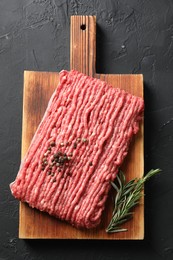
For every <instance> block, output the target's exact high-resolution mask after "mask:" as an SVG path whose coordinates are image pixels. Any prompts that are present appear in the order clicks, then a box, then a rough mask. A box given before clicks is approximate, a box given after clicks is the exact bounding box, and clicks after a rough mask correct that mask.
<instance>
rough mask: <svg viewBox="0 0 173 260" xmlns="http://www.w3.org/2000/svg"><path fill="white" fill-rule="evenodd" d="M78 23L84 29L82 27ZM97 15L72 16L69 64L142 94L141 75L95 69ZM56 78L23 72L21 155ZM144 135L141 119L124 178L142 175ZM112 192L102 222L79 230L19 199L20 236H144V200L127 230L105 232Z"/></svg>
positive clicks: (128, 224)
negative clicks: (114, 73)
mask: <svg viewBox="0 0 173 260" xmlns="http://www.w3.org/2000/svg"><path fill="white" fill-rule="evenodd" d="M81 25H85V26H86V29H85V30H82V29H81ZM95 40H96V18H95V17H93V16H89V17H88V16H87V17H86V16H75V17H72V18H71V48H70V53H71V57H70V65H71V68H72V69H77V70H79V71H81V72H84V73H86V74H88V75H91V76H94V77H97V78H100V79H101V80H105V81H107V82H108V83H109V84H111V85H112V86H115V87H119V88H122V89H124V90H126V91H128V92H130V93H132V94H134V95H137V96H140V97H143V77H142V75H110V74H107V75H104V74H96V73H95V58H96V56H95V55H96V51H95V46H96V45H95V44H96V41H95ZM58 81H59V75H58V73H51V72H33V71H25V72H24V92H23V126H22V158H23V157H24V155H25V153H26V151H27V149H28V147H29V144H30V142H31V139H32V137H33V135H34V133H35V130H36V129H37V126H38V125H39V122H40V120H41V119H42V116H43V114H44V112H45V110H46V107H47V104H48V101H49V99H50V96H51V95H52V93H53V91H54V90H55V88H56V86H57V84H58ZM143 144H144V135H143V122H142V124H141V127H140V131H139V132H138V134H137V135H136V136H135V138H134V139H133V141H132V143H131V146H130V150H129V153H128V156H127V157H126V159H125V161H124V164H123V166H122V169H123V170H124V171H125V172H126V176H127V180H130V179H132V178H134V177H141V176H142V175H143V169H144V161H143V157H144V151H143ZM112 202H113V193H112V192H110V195H109V198H108V201H107V204H106V209H105V211H104V213H103V217H102V222H101V225H100V226H99V227H98V228H96V229H93V230H78V229H76V228H73V227H72V226H71V225H69V224H67V223H65V222H63V221H60V220H58V219H56V218H54V217H51V216H49V215H48V214H46V213H43V212H39V211H38V210H35V209H32V208H30V207H29V206H28V205H27V204H26V203H20V219H19V238H57V239H143V237H144V203H143V200H141V203H140V205H139V206H138V207H136V208H135V210H134V218H133V219H132V220H130V221H129V222H127V223H125V224H124V227H126V228H128V232H122V233H117V234H107V233H106V232H105V228H106V227H107V225H108V223H109V220H110V218H111V212H112V205H113V203H112Z"/></svg>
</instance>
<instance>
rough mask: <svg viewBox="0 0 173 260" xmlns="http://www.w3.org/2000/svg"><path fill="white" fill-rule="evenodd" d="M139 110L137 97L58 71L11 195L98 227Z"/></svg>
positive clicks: (78, 223)
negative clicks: (57, 76) (56, 84)
mask: <svg viewBox="0 0 173 260" xmlns="http://www.w3.org/2000/svg"><path fill="white" fill-rule="evenodd" d="M143 109H144V102H143V100H142V99H141V98H139V97H135V96H133V95H131V94H129V93H126V92H125V91H123V90H120V89H117V88H114V87H112V86H110V85H108V84H107V83H106V82H104V81H101V80H99V79H95V78H91V77H89V76H86V75H84V74H82V73H79V72H77V71H70V72H68V71H62V72H61V73H60V83H59V85H58V87H57V89H56V90H55V92H54V93H53V95H52V97H51V99H50V101H49V104H48V107H47V110H46V112H45V115H44V117H43V119H42V121H41V123H40V125H39V127H38V129H37V131H36V133H35V135H34V137H33V140H32V142H31V145H30V147H29V149H28V152H27V154H26V156H25V158H24V160H23V162H22V163H21V166H20V169H19V172H18V175H17V177H16V180H15V181H14V182H13V183H11V184H10V188H11V192H12V194H13V196H14V197H15V198H17V199H19V200H21V201H24V202H27V203H28V204H29V205H30V206H31V207H33V208H37V209H39V210H41V211H46V212H48V213H49V214H50V215H54V216H56V217H58V218H60V219H62V220H66V221H68V222H70V223H71V224H72V225H74V226H76V227H85V228H93V227H96V226H97V225H98V224H99V223H100V221H101V215H102V212H103V210H104V207H105V202H106V199H107V196H108V192H109V190H110V187H111V185H110V182H111V181H113V180H114V179H115V177H116V174H117V172H118V170H119V167H120V165H121V164H122V162H123V160H124V157H125V156H126V154H127V151H128V147H129V144H130V141H131V138H132V136H133V134H136V133H137V131H138V129H139V121H140V119H141V116H142V112H143Z"/></svg>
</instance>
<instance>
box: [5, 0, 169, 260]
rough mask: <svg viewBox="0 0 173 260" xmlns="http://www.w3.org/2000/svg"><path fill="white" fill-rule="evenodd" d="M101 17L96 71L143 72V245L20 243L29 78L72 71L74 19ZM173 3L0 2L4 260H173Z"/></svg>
mask: <svg viewBox="0 0 173 260" xmlns="http://www.w3.org/2000/svg"><path fill="white" fill-rule="evenodd" d="M73 14H79V15H82V14H84V15H89V14H90V15H96V16H97V24H98V26H97V72H102V73H143V74H144V80H145V106H146V107H145V172H147V171H148V170H149V169H151V168H158V167H159V168H161V169H162V170H163V172H162V173H161V174H160V176H158V177H155V178H153V179H152V180H151V181H150V182H149V183H148V184H147V185H146V189H145V193H146V196H145V239H144V241H78V240H77V241H70V240H68V241H60V240H45V241H43V240H33V241H27V240H19V239H18V202H17V201H16V200H15V199H13V197H12V196H11V194H10V190H9V183H10V182H11V181H13V180H14V178H15V176H16V174H17V171H18V168H19V164H20V147H21V118H22V91H23V71H24V70H25V69H26V70H39V71H60V70H61V69H69V17H70V15H73ZM172 158H173V1H172V0H159V1H156V0H145V1H144V0H140V1H139V0H130V1H128V0H122V1H118V0H115V1H113V0H107V1H104V0H100V1H99V0H94V1H91V0H87V1H84V0H71V1H67V0H1V1H0V174H1V179H0V260H6V259H10V260H11V259H17V260H36V259H38V260H42V259H43V260H45V259H63V260H65V259H68V260H70V259H83V260H85V259H98V260H104V259H108V260H111V259H117V260H131V259H133V260H138V259H141V260H142V259H148V260H150V259H152V260H160V259H166V260H172V259H173V203H172V198H173V159H172Z"/></svg>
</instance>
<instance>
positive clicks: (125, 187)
mask: <svg viewBox="0 0 173 260" xmlns="http://www.w3.org/2000/svg"><path fill="white" fill-rule="evenodd" d="M160 171H161V170H160V169H156V170H153V169H152V170H150V171H149V172H148V173H147V174H146V175H145V176H143V177H142V178H139V179H137V178H135V179H132V180H131V181H129V182H127V183H126V178H125V175H124V173H123V172H122V171H120V172H119V174H118V175H117V178H116V183H115V182H111V184H112V186H113V188H114V189H115V190H116V192H117V194H116V197H115V202H114V210H113V213H112V219H111V221H110V223H109V225H108V227H107V229H106V232H107V233H113V232H122V231H127V229H125V228H121V224H123V223H124V222H126V221H127V220H129V219H130V218H132V216H133V212H131V209H132V208H133V207H134V206H136V205H137V204H139V202H140V198H141V197H142V196H143V193H142V190H143V187H144V183H145V182H146V181H147V180H149V179H150V178H151V177H152V176H154V175H156V174H158V173H159V172H160Z"/></svg>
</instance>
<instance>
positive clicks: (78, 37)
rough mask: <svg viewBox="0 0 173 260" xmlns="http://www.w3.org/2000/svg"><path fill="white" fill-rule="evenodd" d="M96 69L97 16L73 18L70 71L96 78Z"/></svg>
mask: <svg viewBox="0 0 173 260" xmlns="http://www.w3.org/2000/svg"><path fill="white" fill-rule="evenodd" d="M95 68H96V16H83V15H82V16H78V15H77V16H76V15H75V16H71V26H70V69H75V70H78V71H80V72H83V73H85V74H87V75H89V76H94V74H95Z"/></svg>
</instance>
